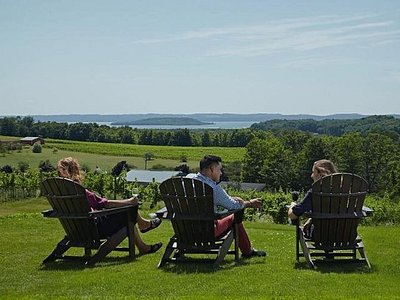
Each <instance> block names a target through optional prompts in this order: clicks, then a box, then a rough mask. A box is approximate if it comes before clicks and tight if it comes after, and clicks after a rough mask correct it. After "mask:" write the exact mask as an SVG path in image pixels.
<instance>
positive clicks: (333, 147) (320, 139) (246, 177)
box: [242, 131, 400, 198]
mask: <svg viewBox="0 0 400 300" xmlns="http://www.w3.org/2000/svg"><path fill="white" fill-rule="evenodd" d="M322 158H327V159H331V160H332V161H333V162H334V163H335V164H336V165H337V166H338V168H339V171H343V172H349V173H356V174H358V175H360V176H362V177H364V178H365V179H366V180H367V181H368V183H369V192H371V193H379V194H380V195H384V194H385V193H388V194H390V195H392V196H393V197H396V198H398V197H399V196H400V184H399V182H400V143H399V141H398V139H395V140H394V139H393V138H391V137H390V136H387V135H385V134H382V133H373V132H370V133H369V134H368V135H366V136H363V135H361V134H360V133H355V132H353V133H348V134H345V135H343V136H342V137H333V136H317V135H316V136H307V135H304V134H302V133H299V132H298V133H295V132H291V131H287V132H285V133H283V132H279V134H276V135H273V134H272V133H271V132H270V133H268V134H264V135H263V136H262V137H255V138H253V139H252V140H251V141H250V142H249V143H248V145H247V146H246V154H245V156H244V158H243V171H242V180H243V181H248V182H261V183H265V184H266V187H267V188H268V189H269V190H278V189H296V190H298V189H300V190H305V189H307V188H308V187H309V186H310V185H311V183H312V180H311V178H310V173H311V168H312V165H313V163H314V161H316V160H319V159H322Z"/></svg>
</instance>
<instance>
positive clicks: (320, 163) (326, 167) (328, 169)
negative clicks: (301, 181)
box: [314, 159, 338, 176]
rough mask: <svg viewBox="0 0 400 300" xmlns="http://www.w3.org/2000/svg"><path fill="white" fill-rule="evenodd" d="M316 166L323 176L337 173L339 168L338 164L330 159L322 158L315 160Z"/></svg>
mask: <svg viewBox="0 0 400 300" xmlns="http://www.w3.org/2000/svg"><path fill="white" fill-rule="evenodd" d="M314 168H315V169H316V170H317V171H318V173H319V174H321V175H322V176H327V175H330V174H333V173H337V172H338V170H337V168H336V166H335V165H334V164H333V162H331V161H330V160H328V159H320V160H317V161H316V162H314Z"/></svg>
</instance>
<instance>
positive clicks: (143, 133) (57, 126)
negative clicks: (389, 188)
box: [0, 116, 400, 147]
mask: <svg viewBox="0 0 400 300" xmlns="http://www.w3.org/2000/svg"><path fill="white" fill-rule="evenodd" d="M290 129H296V130H300V131H303V132H308V133H311V134H320V135H330V136H342V135H344V134H347V133H350V132H359V133H360V134H362V135H363V136H365V135H367V134H368V133H369V132H375V133H384V134H385V135H387V136H390V137H392V138H394V139H395V138H399V137H400V119H397V118H394V117H392V116H371V117H366V118H362V119H356V120H321V121H316V120H312V119H307V120H271V121H266V122H261V123H256V124H253V125H252V126H251V127H250V128H246V129H197V130H189V129H187V128H183V129H174V130H163V129H137V128H131V127H129V126H122V127H112V126H107V125H99V124H97V123H71V124H69V123H58V122H35V121H34V119H33V118H32V117H30V116H27V117H4V118H1V119H0V135H10V136H21V137H23V136H39V135H41V136H42V137H44V138H53V139H63V140H77V141H88V142H105V143H125V144H139V145H158V146H204V147H208V146H216V147H244V146H246V145H247V144H248V143H249V142H250V140H251V139H252V138H254V137H256V136H258V135H259V132H260V131H261V132H265V131H273V132H275V133H277V134H278V133H279V132H280V131H284V130H290Z"/></svg>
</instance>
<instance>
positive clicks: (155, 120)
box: [111, 117, 214, 126]
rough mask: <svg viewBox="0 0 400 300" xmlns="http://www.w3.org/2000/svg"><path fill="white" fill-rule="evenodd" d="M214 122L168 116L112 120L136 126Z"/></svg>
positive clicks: (189, 124)
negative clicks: (121, 120) (120, 120)
mask: <svg viewBox="0 0 400 300" xmlns="http://www.w3.org/2000/svg"><path fill="white" fill-rule="evenodd" d="M212 124H214V123H213V122H203V121H199V120H197V119H193V118H184V117H176V118H174V117H166V118H147V119H140V120H132V121H123V122H111V125H118V126H135V125H166V126H198V125H212Z"/></svg>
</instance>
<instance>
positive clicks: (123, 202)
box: [105, 196, 139, 208]
mask: <svg viewBox="0 0 400 300" xmlns="http://www.w3.org/2000/svg"><path fill="white" fill-rule="evenodd" d="M138 203H139V199H138V197H136V196H134V197H131V198H129V199H122V200H108V203H107V204H106V205H105V207H106V208H113V207H122V206H127V205H131V204H133V205H136V204H138Z"/></svg>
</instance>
